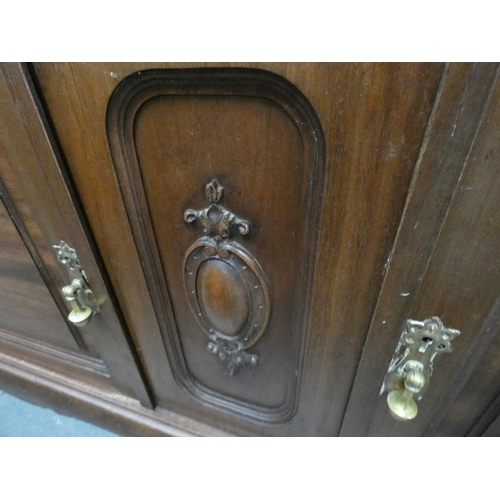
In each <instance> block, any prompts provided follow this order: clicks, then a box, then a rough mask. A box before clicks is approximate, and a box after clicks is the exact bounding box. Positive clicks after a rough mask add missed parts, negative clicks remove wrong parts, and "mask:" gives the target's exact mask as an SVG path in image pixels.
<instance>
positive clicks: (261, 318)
mask: <svg viewBox="0 0 500 500" xmlns="http://www.w3.org/2000/svg"><path fill="white" fill-rule="evenodd" d="M206 195H207V198H208V200H209V201H210V202H211V205H210V206H209V207H208V208H205V209H203V210H193V209H188V210H186V211H185V213H184V220H185V221H186V222H188V223H192V222H195V221H196V220H199V221H200V223H201V225H202V226H203V228H204V232H205V233H208V235H209V236H204V237H202V238H199V239H198V240H197V241H196V242H195V243H194V244H193V245H191V247H190V248H189V249H188V250H187V252H186V254H185V259H184V284H185V287H186V293H187V297H188V301H189V305H190V307H191V311H192V312H193V314H194V317H195V318H196V320H197V322H198V324H199V325H200V326H201V328H202V330H203V331H204V333H205V334H206V335H207V337H208V338H209V339H210V342H209V343H208V345H207V349H208V351H209V352H211V353H212V354H214V355H216V356H217V357H218V358H219V360H220V361H221V362H222V363H223V364H224V365H225V366H226V367H227V368H228V370H229V373H230V374H231V375H233V374H234V373H236V372H237V371H238V369H239V368H240V367H241V366H244V365H252V366H255V365H256V364H257V363H258V356H257V355H256V354H250V353H248V352H246V351H245V349H247V348H248V347H250V346H252V345H253V344H255V343H256V342H257V340H259V338H260V337H261V336H262V335H263V334H264V332H265V330H266V328H267V324H268V322H269V317H270V313H271V301H270V298H269V292H268V283H267V278H266V276H265V274H264V271H263V270H262V268H261V266H260V265H259V263H258V262H257V260H256V259H255V258H254V257H253V256H252V254H251V253H250V252H248V250H246V249H245V248H244V247H243V246H242V245H240V244H238V243H236V242H234V241H232V240H230V239H228V238H230V237H231V236H232V235H233V234H234V233H235V232H236V230H238V231H239V233H240V234H248V233H249V231H250V224H249V223H248V222H247V221H246V220H243V219H240V218H238V217H237V216H236V215H235V214H233V213H232V212H230V211H229V210H226V209H225V208H224V207H223V206H222V204H221V203H220V201H221V199H222V195H223V187H222V186H221V185H220V184H219V182H218V181H217V180H216V179H214V180H213V181H212V182H210V183H209V184H207V186H206Z"/></svg>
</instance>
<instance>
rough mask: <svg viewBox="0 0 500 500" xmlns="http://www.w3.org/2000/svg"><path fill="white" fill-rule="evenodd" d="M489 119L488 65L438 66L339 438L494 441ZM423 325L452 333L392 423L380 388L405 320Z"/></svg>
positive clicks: (497, 188)
mask: <svg viewBox="0 0 500 500" xmlns="http://www.w3.org/2000/svg"><path fill="white" fill-rule="evenodd" d="M499 113H500V85H499V82H498V67H497V65H496V64H489V65H473V64H463V65H451V66H450V67H449V68H447V71H446V72H445V74H444V77H443V81H442V84H441V88H440V92H439V95H438V98H437V101H436V105H435V108H434V111H433V116H432V117H431V120H430V122H429V125H428V130H427V133H426V135H427V140H426V142H425V143H424V146H423V148H422V153H421V156H420V159H419V163H418V165H417V170H416V173H415V177H414V180H413V182H412V187H411V191H410V194H409V197H408V201H407V205H406V208H405V212H404V216H403V219H402V222H401V226H400V228H399V232H398V236H397V239H396V242H395V246H394V249H393V251H392V252H391V255H390V258H389V259H388V262H387V273H386V275H385V278H384V283H383V286H382V290H381V294H380V296H379V300H378V303H377V307H376V308H375V312H374V315H373V318H372V322H371V326H370V331H369V334H368V338H367V342H366V344H365V348H364V352H363V356H362V358H361V362H360V366H359V370H358V373H357V375H356V380H355V383H354V386H353V391H352V394H351V398H350V402H349V405H348V408H347V412H346V417H345V419H344V423H343V427H342V433H343V434H344V435H383V436H386V435H413V436H420V435H448V436H457V435H466V434H470V435H479V434H482V433H483V432H485V433H486V434H489V435H492V434H495V433H498V423H497V422H495V420H496V418H497V417H498V414H499V408H498V395H499V393H500V386H499V384H498V373H499V359H500V358H499V356H500V351H499V348H500V344H499V340H498V339H499V337H498V328H499V326H500V323H499V316H498V314H499V312H498V301H499V296H500V274H499V273H500V267H499V259H498V256H499V253H498V249H499V243H500V225H499V220H498V213H499V212H498V208H499V207H498V203H499V199H500V176H499V171H498V164H499V160H500V156H499V155H500V150H499V147H498V144H499V140H498V139H499V136H498V127H497V125H496V124H497V123H498V120H499ZM432 316H438V317H439V318H441V320H442V321H443V323H444V324H445V325H446V326H448V327H451V328H455V329H458V330H460V332H461V335H460V336H459V337H458V338H456V339H455V340H454V341H453V352H451V353H449V354H442V355H440V356H438V357H436V359H435V361H434V371H433V374H432V377H431V379H430V382H429V385H428V389H427V391H426V392H425V395H424V397H423V398H422V400H421V401H419V402H418V408H419V412H418V415H417V417H416V418H415V419H414V420H411V421H408V422H397V421H396V420H394V419H393V418H392V417H391V416H390V415H389V413H388V411H387V403H386V394H384V395H382V396H379V391H380V387H381V385H382V381H383V380H384V376H385V372H386V370H387V367H388V364H389V361H390V359H391V357H392V352H393V351H394V349H395V347H396V345H397V343H398V339H399V335H400V334H401V331H402V330H403V327H404V324H405V322H406V321H407V320H408V319H414V320H419V321H422V320H424V319H426V318H429V317H432ZM384 360H385V363H384ZM495 426H496V427H495ZM495 429H496V430H495Z"/></svg>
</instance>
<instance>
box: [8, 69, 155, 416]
mask: <svg viewBox="0 0 500 500" xmlns="http://www.w3.org/2000/svg"><path fill="white" fill-rule="evenodd" d="M0 69H1V74H0V96H1V108H2V109H1V111H2V112H1V113H0V147H1V151H2V162H1V172H0V173H1V179H2V198H3V200H4V203H5V204H6V206H7V210H8V211H9V216H10V218H11V219H12V220H13V221H14V223H15V224H16V226H17V229H18V231H19V234H20V235H21V236H22V238H23V240H24V245H26V247H27V249H28V250H29V252H30V253H31V257H32V258H33V260H34V262H35V263H36V265H37V266H38V269H39V271H40V274H41V277H42V278H43V280H44V282H45V286H46V287H47V289H46V290H44V294H43V296H44V297H45V299H46V301H47V300H48V301H49V302H48V303H49V306H47V307H51V308H52V309H54V310H57V308H59V314H60V317H59V318H58V319H57V320H54V324H53V329H52V328H51V326H50V324H47V322H46V321H45V322H44V321H43V319H44V317H45V316H47V314H48V311H43V313H41V312H38V311H37V310H36V309H35V310H31V311H28V309H29V308H30V307H31V306H30V304H31V303H32V302H34V298H30V297H27V298H26V301H25V310H24V312H25V313H26V314H31V324H32V326H31V327H30V329H29V331H25V330H26V328H24V330H23V328H22V325H23V323H22V317H20V318H19V321H17V322H16V321H13V322H12V321H11V324H10V329H11V330H12V333H13V334H14V336H15V335H17V338H18V341H17V343H18V344H22V343H23V342H24V344H26V342H27V340H26V338H27V337H29V336H31V337H33V335H34V334H30V332H34V331H36V335H35V337H34V340H37V341H40V342H41V343H40V342H39V343H38V344H37V343H32V344H31V347H32V354H33V355H34V356H36V354H37V352H38V351H45V352H48V351H50V352H51V353H52V359H59V358H61V359H66V361H68V363H69V364H71V360H73V361H75V362H76V360H77V359H79V358H78V356H76V355H66V354H64V353H63V351H62V350H60V351H59V352H58V348H60V349H63V350H64V351H67V350H68V349H70V350H73V351H76V352H77V353H79V354H81V356H90V357H93V358H95V359H96V360H102V362H103V363H104V367H105V368H103V369H102V370H101V371H103V374H104V376H105V377H109V378H110V380H111V382H112V383H113V384H116V388H115V393H117V394H122V395H126V396H128V397H132V398H134V399H137V400H139V401H140V402H141V403H142V404H143V405H145V406H147V407H151V406H152V405H153V402H152V399H151V396H150V393H149V391H148V389H147V385H146V384H145V381H144V377H143V375H142V370H141V369H140V366H139V364H138V363H137V360H136V355H135V350H134V348H133V346H132V342H131V341H130V340H129V336H128V334H127V331H126V329H125V328H124V323H123V321H122V320H121V318H120V313H119V310H118V308H117V306H116V303H115V301H114V299H113V294H112V293H111V289H110V287H109V286H108V285H107V284H106V278H105V276H104V275H103V273H102V272H101V268H100V267H99V265H98V252H97V251H96V250H95V247H94V246H93V244H92V241H91V238H90V237H89V235H88V234H87V232H86V229H85V222H84V219H85V217H84V215H83V214H82V213H81V212H80V210H79V209H78V205H77V202H75V199H76V198H75V195H74V192H73V191H72V188H71V182H70V181H69V179H68V177H67V174H66V172H65V171H64V169H63V168H62V161H61V158H60V157H59V156H58V152H57V148H56V146H55V144H54V142H53V139H52V135H51V132H50V129H49V127H48V125H47V123H46V121H45V118H44V115H43V112H42V110H41V106H40V103H39V101H38V97H37V95H36V91H35V90H34V87H33V84H32V82H31V77H30V76H29V73H28V71H27V68H26V66H23V65H18V64H8V63H5V64H2V65H1V67H0ZM6 224H7V222H6ZM6 227H7V226H5V224H4V225H3V227H2V229H5V228H6ZM9 227H10V226H9ZM7 230H8V227H7ZM62 240H63V241H65V242H67V243H68V244H69V245H70V246H71V247H72V248H74V249H76V252H77V254H78V257H79V259H80V262H81V265H82V266H83V268H84V272H85V273H86V276H87V278H88V280H89V282H90V284H91V288H92V291H93V293H94V296H95V298H96V300H97V302H98V303H99V305H100V312H99V314H97V315H95V316H93V317H92V320H91V321H90V323H89V324H88V325H86V326H85V327H83V328H77V327H75V326H74V325H73V324H72V323H71V322H70V321H67V319H66V317H67V316H68V313H69V312H70V310H71V308H69V307H68V304H67V303H66V301H65V300H64V298H63V295H62V293H61V292H62V289H63V287H64V286H66V285H70V279H69V276H68V273H67V270H66V269H65V267H64V266H63V265H61V264H60V263H58V262H57V259H56V254H55V249H54V248H53V246H54V245H59V244H60V242H61V241H62ZM22 252H24V253H26V252H27V250H26V249H23V250H22ZM25 260H26V259H25ZM9 262H10V263H11V264H12V262H13V259H12V258H11V259H10V261H9ZM12 271H13V267H12V265H11V266H10V271H9V272H12ZM33 279H34V278H33ZM37 279H38V278H37ZM30 291H31V292H32V293H37V288H36V286H32V287H31V289H30V290H28V287H26V293H30ZM49 292H50V293H49ZM50 295H52V300H53V302H52V304H51V303H50V302H51V301H50ZM56 305H57V307H55V306H56ZM10 314H12V312H10ZM55 314H57V313H55ZM6 320H7V319H6V318H4V319H2V321H6ZM65 323H66V325H65V328H66V329H67V330H69V331H70V332H71V334H66V335H65V336H63V334H62V333H61V334H58V331H60V330H61V324H62V325H64V324H65ZM0 324H3V323H0ZM16 324H17V327H16ZM47 329H49V330H51V331H46V330H47ZM56 335H59V336H58V337H57V336H56ZM68 343H69V344H70V345H68ZM44 346H45V347H44ZM48 346H50V347H48ZM28 355H29V353H28ZM23 362H24V360H23ZM82 363H83V361H82ZM88 365H89V369H90V361H89V362H88ZM51 368H52V371H53V372H57V366H56V365H54V366H52V367H51ZM64 374H65V372H64V371H62V372H61V373H59V375H62V376H64ZM35 378H36V377H35Z"/></svg>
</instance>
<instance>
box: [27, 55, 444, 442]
mask: <svg viewBox="0 0 500 500" xmlns="http://www.w3.org/2000/svg"><path fill="white" fill-rule="evenodd" d="M30 68H31V71H32V74H33V77H34V80H35V81H36V84H37V88H38V89H39V92H40V95H41V98H42V101H43V104H44V107H45V110H46V113H47V115H48V116H49V117H50V121H51V124H52V125H53V131H54V133H55V135H56V137H57V139H58V142H59V144H60V146H61V150H62V151H63V154H64V156H65V159H66V164H67V167H68V170H69V172H70V175H71V178H72V180H73V181H74V185H75V187H76V189H77V191H78V194H79V197H80V199H81V202H82V206H83V208H84V211H85V214H86V216H87V218H88V221H89V225H90V228H91V230H92V233H93V235H94V237H95V240H96V243H97V245H98V248H99V251H100V254H101V255H102V258H103V262H104V264H105V266H106V269H107V271H108V273H109V276H110V280H111V283H112V285H113V288H114V290H115V292H116V295H117V298H118V301H119V304H120V307H121V310H122V311H123V314H124V317H125V320H126V323H127V326H128V328H129V331H130V333H131V337H132V339H133V342H134V344H135V346H136V349H137V353H138V357H139V359H140V362H141V366H142V367H143V369H144V371H145V374H146V376H147V379H148V381H149V382H150V384H151V387H152V390H153V392H154V395H155V399H156V401H157V404H158V409H157V412H159V411H161V410H165V411H172V412H176V413H177V414H180V415H185V416H186V417H189V418H192V419H194V420H196V421H198V422H200V423H201V422H202V423H205V424H208V425H212V426H213V427H216V428H218V429H220V430H222V431H226V432H230V433H235V434H245V435H254V434H258V435H282V436H287V435H337V434H338V433H339V430H340V426H341V422H342V418H343V415H344V412H345V408H346V404H347V400H348V397H349V393H350V390H351V386H352V382H353V379H354V376H355V373H356V368H357V364H358V361H359V357H360V354H361V350H362V347H363V343H364V340H365V335H366V332H367V329H368V327H369V324H370V319H371V316H372V313H373V310H374V307H375V305H376V301H377V297H378V294H379V290H380V286H381V284H382V279H383V272H384V264H385V263H386V260H387V256H388V254H389V252H390V250H391V248H392V244H393V241H394V238H395V236H396V231H397V228H398V224H399V221H400V218H401V215H402V211H403V208H404V203H405V199H406V195H407V192H408V189H409V186H410V181H411V178H412V175H413V170H414V167H415V164H416V162H417V158H418V154H419V151H420V148H421V145H422V141H423V138H424V131H425V127H426V124H427V122H428V120H429V117H430V114H431V110H432V106H433V103H434V101H435V98H436V94H437V91H438V87H439V83H440V79H441V76H442V72H443V65H441V64H299V63H286V64H281V63H276V64H274V63H272V64H271V63H265V64H208V65H207V64H194V63H193V64H174V63H162V64H153V65H151V64H146V63H110V64H108V63H102V64H59V63H56V64H47V63H36V64H33V65H32V66H30ZM190 273H192V274H190ZM259 306H261V307H262V308H261V309H260V308H259Z"/></svg>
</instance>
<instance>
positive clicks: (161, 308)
mask: <svg viewBox="0 0 500 500" xmlns="http://www.w3.org/2000/svg"><path fill="white" fill-rule="evenodd" d="M108 136H109V140H110V144H111V150H112V154H113V158H114V162H115V166H116V168H117V170H118V176H119V180H120V185H121V187H122V190H123V192H124V196H125V202H126V206H127V211H128V214H129V219H130V220H131V222H132V229H133V231H134V237H135V240H136V244H137V246H138V248H139V251H140V254H141V261H142V262H143V266H144V268H145V272H146V277H147V280H148V285H149V288H150V290H151V289H153V290H158V291H159V293H158V294H156V293H155V292H153V294H152V298H153V302H154V303H155V309H156V311H157V317H158V319H159V323H160V328H162V327H163V328H162V330H163V331H162V333H163V336H164V338H165V344H166V346H167V352H168V351H169V348H170V349H171V352H169V357H170V365H171V368H172V370H174V376H175V377H176V379H177V380H178V382H179V383H180V384H182V385H183V386H184V387H186V388H188V390H189V389H191V390H192V391H193V394H194V395H196V396H197V397H200V398H202V399H204V400H206V402H208V403H211V404H219V405H222V406H227V407H228V408H232V409H233V410H238V409H239V411H240V412H241V413H246V414H248V415H250V414H251V415H252V416H253V417H254V418H258V419H264V420H266V419H272V420H277V419H280V420H282V419H285V418H290V417H291V416H293V415H292V412H293V411H294V408H295V407H296V394H297V387H296V386H297V383H298V381H299V380H300V376H301V373H300V372H301V369H300V365H301V358H302V355H301V354H300V350H301V346H302V345H303V343H304V341H305V336H306V332H305V327H306V325H307V319H308V312H309V311H308V302H309V301H308V297H309V296H310V290H311V283H310V273H311V271H312V270H313V269H314V260H313V258H314V251H315V247H316V244H315V240H316V239H317V234H318V226H317V222H318V220H319V215H320V208H321V198H322V184H323V182H322V181H323V176H324V150H325V144H324V136H323V132H322V130H321V126H320V124H319V122H318V120H317V117H316V116H315V113H314V111H313V110H312V108H311V106H310V105H309V103H308V102H307V101H306V99H305V98H304V97H303V96H302V95H301V94H300V93H299V92H298V90H297V89H295V88H294V87H293V86H292V85H290V84H289V83H288V82H287V81H286V80H284V79H282V78H280V77H277V76H276V75H274V74H272V73H269V72H264V71H259V70H234V69H226V70H224V69H220V70H212V71H210V70H204V71H198V70H182V71H180V70H177V71H176V70H170V71H168V70H152V71H141V72H138V73H137V74H134V75H131V76H129V77H128V78H127V79H125V80H124V81H123V82H122V83H121V84H120V85H119V86H118V87H117V89H116V91H115V93H114V94H113V96H112V98H111V100H110V104H109V109H108ZM213 178H216V179H218V180H219V181H220V182H221V183H222V184H223V185H224V186H226V188H227V189H226V191H225V194H224V196H225V199H226V200H227V202H226V203H225V205H226V206H227V207H228V208H229V209H230V210H231V211H232V212H233V213H235V214H237V216H238V217H243V218H244V219H245V220H247V221H249V222H248V223H247V222H245V230H244V232H245V233H246V232H248V235H247V234H245V236H243V237H235V240H236V241H238V244H240V245H243V247H244V248H246V249H247V251H248V252H250V255H253V256H254V257H255V258H257V260H258V261H259V263H260V265H261V266H262V268H263V270H264V274H265V275H266V276H267V279H268V280H269V296H270V297H271V302H272V314H271V319H270V321H269V324H268V325H267V331H266V332H265V335H264V336H263V337H262V338H261V339H260V340H259V341H258V343H257V344H256V345H255V346H254V347H253V351H255V356H258V358H259V363H258V365H257V366H255V367H247V368H242V369H240V370H239V372H238V373H237V374H235V375H234V376H233V371H232V370H231V371H230V372H229V373H228V371H227V370H226V369H225V367H224V366H223V365H222V364H220V363H218V362H217V360H216V359H215V358H214V356H213V354H211V353H209V352H207V342H206V337H205V335H203V332H201V331H200V327H199V326H198V325H197V317H196V316H195V315H193V314H192V311H191V309H192V307H191V308H190V307H189V306H190V304H189V301H190V294H194V293H195V292H196V287H191V288H193V289H192V290H186V288H185V286H186V283H185V279H184V276H183V275H184V269H183V260H184V255H185V254H186V255H187V253H189V252H187V251H188V249H189V248H190V246H191V244H192V243H193V241H194V239H195V238H196V237H197V236H201V235H202V234H199V233H200V230H199V229H198V228H197V227H192V226H191V225H187V224H186V223H184V222H183V214H184V212H185V211H186V209H188V208H189V207H193V206H195V207H200V206H203V204H206V200H205V201H203V200H204V198H205V196H203V193H204V191H205V189H204V188H205V184H206V183H207V181H210V179H213ZM272 179H279V182H273V181H272ZM200 195H201V196H200ZM213 207H214V208H213V210H215V212H214V213H213V214H214V215H213V217H217V214H218V210H219V209H217V208H216V207H217V206H216V205H213ZM193 213H194V212H193ZM209 216H210V212H209ZM214 227H215V226H214ZM249 228H250V229H249ZM205 232H207V231H205ZM221 234H222V233H221ZM228 241H229V240H228ZM211 248H212V246H211V245H210V244H209V246H207V247H205V249H206V250H209V249H211ZM221 248H222V247H221ZM230 249H231V246H228V247H227V250H230ZM200 250H201V248H200ZM213 250H214V252H215V249H213ZM193 251H195V250H193ZM237 252H238V251H237ZM200 257H201V255H200V256H199V257H198V258H200ZM228 258H229V257H228ZM193 259H197V257H196V256H194V257H193ZM250 259H251V257H250ZM188 262H189V261H187V262H186V264H185V265H186V266H187V265H188ZM219 262H224V261H222V260H220V261H219ZM228 262H229V260H228ZM160 263H161V264H160ZM233 265H236V266H238V264H237V263H236V262H235V263H234V264H233ZM249 266H250V267H251V264H250V263H249ZM242 267H244V268H246V267H248V266H242ZM292 269H293V270H295V271H294V272H290V270H292ZM201 271H202V268H200V271H199V272H200V273H201ZM160 275H163V276H160ZM241 276H244V275H243V274H242V275H241ZM267 279H266V281H267ZM245 281H246V283H245ZM228 284H229V283H228ZM244 286H247V287H249V288H252V289H253V287H254V286H255V287H257V288H261V286H262V284H258V283H254V282H253V281H252V282H251V283H250V282H249V281H248V280H246V279H245V280H244ZM266 286H267V285H266ZM212 293H214V294H215V293H217V290H216V289H215V290H214V291H213V292H212ZM197 297H198V300H200V299H202V298H203V295H202V294H198V295H197ZM259 300H260V299H259ZM243 301H244V302H245V299H243ZM263 302H265V301H263ZM262 306H263V307H264V304H262ZM170 307H171V311H169V308H170ZM266 308H268V307H267V306H266ZM250 309H251V308H250ZM202 311H203V303H202V304H201V309H200V314H202ZM229 314H231V312H229ZM248 315H249V314H247V316H248ZM165 316H166V317H165ZM174 318H175V320H174ZM255 321H258V320H257V319H256V320H255ZM164 325H167V327H166V328H165V327H164ZM206 333H208V332H206ZM177 335H178V337H179V338H178V339H177V338H175V337H174V336H177ZM214 340H216V339H214ZM218 352H221V351H218ZM184 359H185V366H184ZM254 359H257V358H254ZM264 388H265V390H263V389H264ZM249 404H251V405H252V406H249ZM239 406H241V408H238V407H239ZM251 411H252V413H250V412H251Z"/></svg>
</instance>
